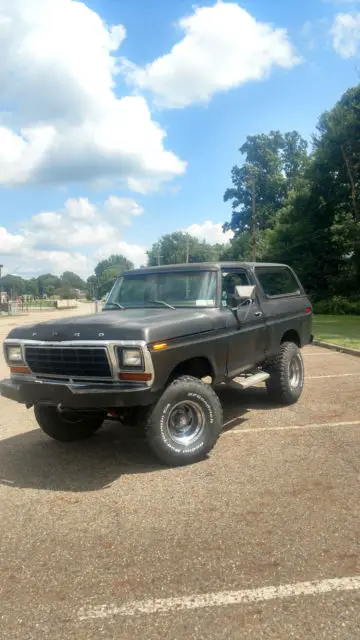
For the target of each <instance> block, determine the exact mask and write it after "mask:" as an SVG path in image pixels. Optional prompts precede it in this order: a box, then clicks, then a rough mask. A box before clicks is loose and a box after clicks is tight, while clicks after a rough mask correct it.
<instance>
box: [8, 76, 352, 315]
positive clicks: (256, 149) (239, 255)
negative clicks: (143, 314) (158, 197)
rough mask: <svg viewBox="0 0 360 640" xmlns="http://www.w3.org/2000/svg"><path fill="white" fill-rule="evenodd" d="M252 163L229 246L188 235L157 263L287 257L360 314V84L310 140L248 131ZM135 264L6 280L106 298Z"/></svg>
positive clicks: (20, 287) (241, 172) (330, 305)
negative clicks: (86, 273) (87, 273)
mask: <svg viewBox="0 0 360 640" xmlns="http://www.w3.org/2000/svg"><path fill="white" fill-rule="evenodd" d="M239 151H240V153H241V155H242V157H243V162H242V164H241V165H239V166H238V165H236V166H234V167H233V169H232V171H231V186H230V187H229V188H228V189H226V191H225V194H224V196H223V198H224V201H225V202H229V203H230V204H231V215H230V220H229V221H228V222H225V223H224V227H223V228H224V231H228V230H231V231H232V232H233V234H234V235H233V239H232V240H231V242H230V243H227V244H218V245H210V244H208V243H206V242H205V241H201V240H199V239H198V238H195V237H193V236H191V235H190V234H188V233H185V232H182V231H177V232H174V233H171V234H166V235H164V236H162V237H161V238H160V239H159V240H158V241H157V242H156V243H154V244H153V245H152V247H151V248H150V249H149V251H148V252H147V264H148V265H149V266H153V265H160V264H174V263H181V262H184V263H185V262H187V263H191V262H206V261H218V260H237V261H249V260H250V261H252V260H256V261H264V262H284V263H286V264H289V265H291V266H292V267H293V268H294V269H295V270H296V272H297V273H298V275H299V277H300V279H301V281H302V282H303V284H304V286H305V288H306V289H307V291H308V293H309V294H310V296H311V298H312V300H313V302H314V305H315V308H316V310H317V311H318V312H324V313H358V314H360V301H359V289H360V85H358V86H356V87H354V88H352V89H349V90H348V91H346V93H345V94H344V95H343V96H342V98H341V99H340V101H339V102H338V103H337V104H336V105H335V106H334V108H333V109H331V110H330V111H326V112H325V113H323V114H322V115H321V117H320V119H319V122H318V124H317V127H316V131H315V134H314V135H313V137H312V140H311V145H310V146H309V144H308V142H307V141H306V140H304V139H303V138H302V136H301V135H300V134H299V133H298V132H297V131H291V132H286V133H281V132H280V131H270V132H269V133H266V134H265V133H261V134H258V135H252V136H248V137H247V138H246V141H245V142H244V144H243V145H242V146H241V147H240V149H239ZM133 268H134V265H133V264H132V262H131V261H130V260H128V259H127V258H126V257H124V256H122V255H112V256H110V257H109V258H107V259H106V260H102V261H100V262H99V263H98V265H97V266H96V267H95V271H94V274H93V275H92V276H90V277H89V278H88V279H87V281H86V282H84V280H82V279H81V278H80V277H79V276H78V275H76V274H75V273H72V272H69V271H67V272H65V273H64V274H62V276H60V277H57V276H53V275H52V274H44V275H41V276H39V277H38V278H32V279H30V280H24V279H22V278H20V277H19V276H11V275H8V276H5V277H4V278H3V281H2V286H3V289H5V290H8V291H9V289H10V290H11V291H12V292H13V293H14V294H15V295H22V294H30V295H34V296H41V295H44V294H45V295H48V296H49V295H56V294H59V295H60V297H64V296H66V295H69V294H70V291H71V290H74V289H80V290H82V291H85V292H87V295H88V296H89V297H90V298H91V297H102V296H104V295H105V294H106V293H107V292H108V291H109V289H110V288H111V285H112V283H113V282H114V280H115V278H116V277H118V276H119V275H121V274H122V273H123V272H124V271H127V270H131V269H133Z"/></svg>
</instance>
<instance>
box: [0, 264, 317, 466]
mask: <svg viewBox="0 0 360 640" xmlns="http://www.w3.org/2000/svg"><path fill="white" fill-rule="evenodd" d="M209 272H211V273H213V274H215V278H216V294H215V298H216V299H215V300H214V305H212V306H209V305H208V302H206V300H205V301H204V305H203V304H202V301H201V300H197V301H196V304H194V305H193V306H190V307H181V306H179V307H178V308H175V309H173V308H170V307H169V305H168V306H165V305H166V304H167V303H166V301H164V302H161V301H155V302H156V303H155V302H154V301H151V302H150V303H149V304H146V305H145V302H144V306H142V307H140V308H139V307H137V308H124V309H121V308H117V307H116V308H115V305H116V304H117V303H116V302H115V303H112V302H111V294H110V297H109V298H108V301H109V300H110V302H108V303H107V304H110V305H111V304H113V305H114V307H113V308H110V309H108V310H106V308H105V309H104V310H103V311H102V312H100V313H98V314H94V315H86V316H82V317H74V318H65V319H56V320H52V321H50V322H44V323H40V324H34V325H31V326H23V327H16V328H14V329H13V330H12V331H11V332H10V333H9V335H8V337H7V339H6V340H5V343H4V348H5V357H6V358H7V361H8V364H9V365H11V377H10V378H9V379H7V380H3V381H2V382H0V392H1V394H2V395H3V396H5V397H7V398H10V399H12V400H15V401H17V402H20V403H24V404H26V405H28V406H32V405H35V408H36V407H37V406H40V405H52V406H57V407H58V409H59V411H64V410H65V411H76V410H81V411H84V410H88V411H91V410H97V411H99V410H101V411H104V412H105V415H106V413H108V412H112V413H113V414H114V412H115V413H116V412H117V411H118V412H120V413H121V409H122V408H131V407H133V408H138V407H144V406H145V407H146V406H149V407H152V406H155V405H156V403H157V402H158V400H159V398H161V396H162V395H163V394H164V392H165V391H166V389H167V388H168V387H169V385H171V383H172V382H173V381H174V380H177V379H179V378H181V379H182V377H183V376H192V377H193V378H197V379H204V378H206V377H211V378H212V384H213V386H214V385H216V384H218V383H222V382H227V381H229V380H232V379H233V378H235V377H238V376H244V377H246V376H249V375H250V374H251V373H252V374H254V372H255V373H256V371H258V372H259V371H260V372H261V371H270V372H272V375H273V378H272V379H273V381H275V379H276V371H275V369H274V366H275V365H271V363H272V362H274V359H276V358H277V357H278V355H279V354H280V353H281V349H282V345H283V344H285V343H286V344H290V345H291V344H292V345H295V346H294V348H295V349H297V348H301V347H303V346H304V345H306V344H308V343H309V342H311V340H312V335H311V326H312V309H311V304H310V302H309V299H308V298H307V296H306V293H305V292H304V290H303V287H302V285H301V283H300V282H299V280H298V279H297V277H296V275H295V274H294V272H293V271H292V270H291V269H290V268H289V267H287V266H285V265H277V264H260V263H256V264H254V263H236V262H231V263H214V264H213V263H211V264H208V263H204V264H187V265H171V266H161V267H152V268H147V269H140V270H135V271H132V272H130V273H129V274H126V275H125V279H126V278H127V279H128V280H127V281H128V282H135V281H136V278H137V277H139V278H142V277H144V278H145V276H146V277H147V276H149V277H150V276H156V274H158V276H157V277H159V275H160V276H161V274H163V275H164V274H165V275H167V276H169V277H170V276H171V275H172V274H177V275H178V276H181V277H182V276H184V278H186V277H187V274H199V273H200V274H201V273H204V274H205V273H206V274H208V273H209ZM209 277H211V278H212V276H209ZM236 282H240V284H241V285H254V286H255V296H254V297H253V299H251V300H250V299H249V300H246V301H245V302H246V312H245V313H243V315H241V316H239V313H238V310H239V309H240V307H237V306H235V307H234V306H233V304H231V303H230V302H231V300H232V296H233V283H235V284H236ZM284 289H285V293H284V292H283V290H284ZM286 289H289V290H288V291H286ZM292 289H294V290H292ZM229 297H230V302H229ZM210 302H211V301H210ZM205 303H206V304H205ZM105 306H106V305H105ZM159 345H160V347H159ZM13 346H15V347H17V346H20V349H21V353H22V361H21V362H20V363H16V362H10V360H9V357H8V348H9V347H13ZM101 348H103V349H105V351H106V354H107V358H108V360H109V367H110V374H109V375H105V376H104V377H102V378H100V377H97V375H96V372H95V373H94V374H93V373H92V375H91V376H83V375H75V376H74V375H70V374H69V375H67V373H66V358H68V357H70V356H71V357H72V358H75V359H76V358H78V359H79V362H78V366H79V367H81V366H82V365H81V363H82V362H83V363H87V362H88V360H89V359H91V358H92V359H93V361H92V360H91V362H90V365H89V366H90V369H91V367H94V366H95V364H96V362H97V360H96V358H97V357H98V356H99V354H98V352H97V349H101ZM132 348H133V349H135V350H136V349H137V350H140V351H141V353H142V362H143V366H142V368H141V371H140V373H141V372H143V374H144V375H143V379H141V375H140V376H139V375H138V373H139V370H138V369H136V371H135V370H134V371H131V370H129V368H128V367H127V368H126V367H125V368H124V367H122V363H121V359H122V358H123V357H124V356H123V355H122V354H123V350H124V349H125V350H129V349H130V350H131V349H132ZM34 349H35V362H37V363H38V364H37V368H36V367H35V365H32V366H33V368H34V367H35V368H36V371H33V370H31V367H30V366H29V362H27V355H26V354H28V358H30V355H31V358H32V360H31V362H32V363H33V362H34ZM79 349H80V351H79ZM84 349H85V350H86V349H88V351H84ZM87 355H89V358H87ZM36 358H38V360H36ZM51 358H56V359H57V360H56V362H55V360H54V370H55V364H56V366H59V359H60V360H61V362H62V368H61V375H57V374H56V373H55V374H54V373H53V372H52V371H51V366H52V365H51V362H52V361H51ZM81 358H83V360H81ZM44 362H45V363H46V366H45V365H44V364H43V365H42V364H41V363H44ZM64 362H65V364H64ZM289 362H290V361H289ZM39 363H40V364H39ZM94 363H95V364H94ZM75 365H76V363H75ZM75 365H74V362H72V366H75ZM41 366H43V367H44V371H41ZM271 366H272V367H273V368H271ZM284 366H285V365H284ZM286 366H289V367H290V364H289V365H286ZM291 366H292V365H291ZM301 366H303V365H302V364H301ZM19 367H20V368H19ZM39 367H40V371H39ZM64 367H65V368H64ZM45 369H46V371H45ZM289 370H290V369H289ZM93 371H94V369H91V372H93ZM131 374H133V375H131ZM265 375H267V374H265ZM269 375H270V374H269ZM269 375H267V377H269ZM301 376H302V378H301V388H302V383H303V373H301ZM254 380H255V379H254ZM267 384H268V383H267ZM299 384H300V383H299ZM268 388H269V389H271V388H272V387H271V380H270V382H269V385H268ZM300 393H301V389H300V390H299V394H298V395H300ZM294 401H296V400H294ZM120 413H119V415H120ZM199 415H200V414H199ZM180 418H181V416H180ZM180 418H179V420H180ZM181 419H182V420H183V421H184V418H181ZM189 419H190V418H189ZM193 420H194V419H193ZM159 455H160V454H159Z"/></svg>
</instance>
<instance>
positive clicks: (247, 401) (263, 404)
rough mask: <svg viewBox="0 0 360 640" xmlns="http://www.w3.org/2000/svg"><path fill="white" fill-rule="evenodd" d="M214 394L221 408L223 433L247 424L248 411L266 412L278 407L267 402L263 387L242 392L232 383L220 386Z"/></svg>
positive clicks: (273, 403)
mask: <svg viewBox="0 0 360 640" xmlns="http://www.w3.org/2000/svg"><path fill="white" fill-rule="evenodd" d="M216 392H217V393H218V395H219V398H220V401H221V404H222V407H223V416H224V426H223V431H230V430H231V429H235V427H241V426H242V425H244V424H245V423H246V422H247V419H248V418H247V414H248V412H249V410H250V409H261V410H262V411H266V410H268V409H269V410H274V409H276V408H278V407H279V405H277V404H276V403H275V402H271V400H269V396H268V394H267V392H266V389H265V388H264V387H252V388H250V389H246V390H244V391H243V390H242V389H240V387H239V386H238V385H236V383H232V384H228V385H221V386H220V387H218V388H217V389H216Z"/></svg>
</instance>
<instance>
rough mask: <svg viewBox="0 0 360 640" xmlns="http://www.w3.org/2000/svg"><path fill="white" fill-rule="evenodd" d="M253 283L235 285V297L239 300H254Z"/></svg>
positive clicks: (254, 288) (254, 289)
mask: <svg viewBox="0 0 360 640" xmlns="http://www.w3.org/2000/svg"><path fill="white" fill-rule="evenodd" d="M255 291H256V287H255V285H252V284H251V285H247V286H242V285H241V286H237V287H235V298H236V299H237V300H239V301H240V302H244V301H245V300H255Z"/></svg>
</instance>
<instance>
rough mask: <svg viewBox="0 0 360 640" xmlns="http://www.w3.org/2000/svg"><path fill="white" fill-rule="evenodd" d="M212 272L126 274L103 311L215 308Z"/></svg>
mask: <svg viewBox="0 0 360 640" xmlns="http://www.w3.org/2000/svg"><path fill="white" fill-rule="evenodd" d="M216 282H217V278H216V272H215V271H175V272H164V273H137V274H133V275H132V274H131V273H129V274H126V275H125V276H123V277H122V278H119V279H118V280H117V281H116V283H115V285H114V287H113V289H112V290H111V292H110V294H109V296H108V298H107V301H106V304H105V306H104V309H110V308H121V307H125V308H126V309H127V308H129V307H132V308H134V307H160V306H163V307H164V309H165V308H169V309H171V308H172V307H214V306H215V305H216Z"/></svg>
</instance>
